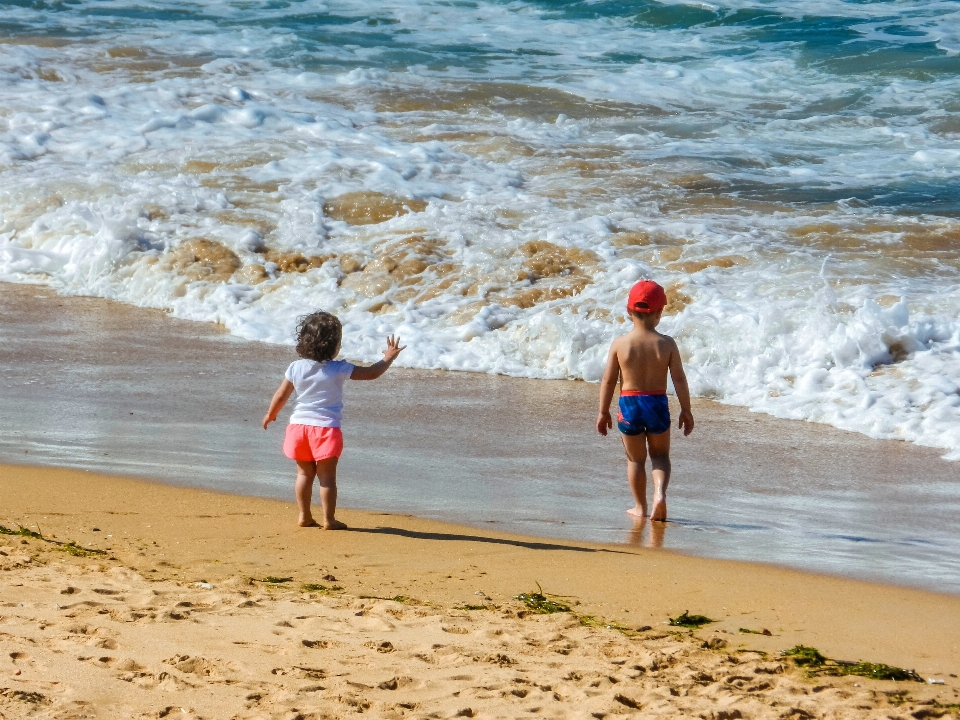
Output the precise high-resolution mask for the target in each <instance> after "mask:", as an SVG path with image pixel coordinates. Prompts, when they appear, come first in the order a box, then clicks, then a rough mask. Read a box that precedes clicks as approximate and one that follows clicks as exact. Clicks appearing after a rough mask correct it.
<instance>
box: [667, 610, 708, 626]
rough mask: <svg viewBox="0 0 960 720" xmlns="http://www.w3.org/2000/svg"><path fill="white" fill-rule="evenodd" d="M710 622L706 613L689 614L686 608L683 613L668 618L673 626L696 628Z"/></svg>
mask: <svg viewBox="0 0 960 720" xmlns="http://www.w3.org/2000/svg"><path fill="white" fill-rule="evenodd" d="M712 622H713V620H711V619H710V618H708V617H707V616H706V615H691V614H690V613H689V612H688V611H687V610H684V611H683V615H679V616H677V617H675V618H670V624H671V625H673V626H674V627H685V628H698V627H701V626H703V625H707V624H709V623H712Z"/></svg>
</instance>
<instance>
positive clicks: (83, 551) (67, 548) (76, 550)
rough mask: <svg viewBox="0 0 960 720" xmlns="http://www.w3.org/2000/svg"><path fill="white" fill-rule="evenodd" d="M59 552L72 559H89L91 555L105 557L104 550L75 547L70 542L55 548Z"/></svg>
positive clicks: (105, 552)
mask: <svg viewBox="0 0 960 720" xmlns="http://www.w3.org/2000/svg"><path fill="white" fill-rule="evenodd" d="M56 549H57V550H60V551H61V552H65V553H69V554H70V555H73V556H74V557H90V556H91V555H106V554H107V551H106V550H95V549H93V548H85V547H82V546H80V545H77V544H76V543H75V542H73V541H72V540H71V541H70V542H65V543H63V544H62V545H60V546H59V547H57V548H56Z"/></svg>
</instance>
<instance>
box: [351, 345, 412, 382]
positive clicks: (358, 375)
mask: <svg viewBox="0 0 960 720" xmlns="http://www.w3.org/2000/svg"><path fill="white" fill-rule="evenodd" d="M406 347H407V346H406V345H404V346H403V347H400V338H394V337H393V335H391V336H390V337H388V338H387V349H386V350H384V351H383V360H380V361H379V362H375V363H374V364H373V365H370V366H368V367H363V366H362V365H356V366H355V367H354V368H353V372H351V373H350V379H351V380H376V379H377V378H378V377H380V376H381V375H383V374H384V373H385V372H386V371H387V370H388V369H390V366H391V365H393V361H394V360H396V359H397V355H399V354H400V352H401V351H402V350H404V349H406Z"/></svg>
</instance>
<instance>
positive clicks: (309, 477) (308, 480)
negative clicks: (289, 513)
mask: <svg viewBox="0 0 960 720" xmlns="http://www.w3.org/2000/svg"><path fill="white" fill-rule="evenodd" d="M316 476H317V464H316V463H315V462H312V461H310V462H308V461H305V460H297V484H296V493H297V509H298V510H299V511H300V518H299V519H298V520H297V525H299V526H300V527H316V526H317V521H316V520H314V519H313V514H312V513H311V512H310V500H311V499H312V498H313V479H314V478H315V477H316Z"/></svg>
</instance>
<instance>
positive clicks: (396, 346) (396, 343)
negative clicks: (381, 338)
mask: <svg viewBox="0 0 960 720" xmlns="http://www.w3.org/2000/svg"><path fill="white" fill-rule="evenodd" d="M406 348H407V346H406V345H403V346H402V347H401V345H400V338H398V337H394V336H393V335H391V336H390V337H388V338H387V349H386V350H384V351H383V359H384V360H386V361H387V362H388V363H392V362H393V361H394V360H396V359H397V355H399V354H400V352H401V351H403V350H406Z"/></svg>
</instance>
